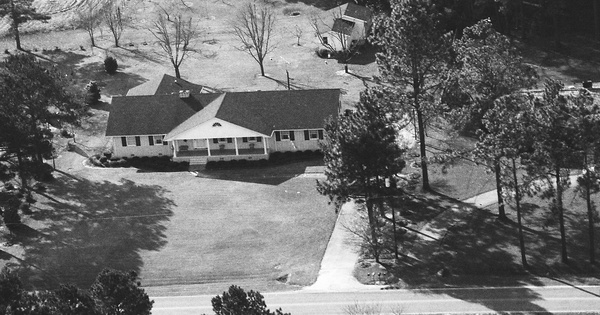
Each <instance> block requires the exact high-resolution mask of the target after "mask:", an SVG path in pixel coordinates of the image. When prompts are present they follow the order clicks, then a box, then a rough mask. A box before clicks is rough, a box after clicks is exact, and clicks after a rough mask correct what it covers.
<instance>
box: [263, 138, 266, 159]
mask: <svg viewBox="0 0 600 315" xmlns="http://www.w3.org/2000/svg"><path fill="white" fill-rule="evenodd" d="M262 139H263V149H264V151H265V155H267V137H262Z"/></svg>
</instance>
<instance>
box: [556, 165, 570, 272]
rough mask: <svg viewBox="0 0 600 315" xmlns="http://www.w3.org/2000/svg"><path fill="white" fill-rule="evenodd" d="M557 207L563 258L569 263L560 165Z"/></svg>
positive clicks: (557, 180)
mask: <svg viewBox="0 0 600 315" xmlns="http://www.w3.org/2000/svg"><path fill="white" fill-rule="evenodd" d="M555 171H556V208H557V209H558V222H559V224H560V243H561V258H562V262H563V263H565V264H568V263H569V258H568V256H567V237H566V235H565V218H564V214H563V200H562V198H563V187H562V184H561V182H560V166H557V167H556V169H555Z"/></svg>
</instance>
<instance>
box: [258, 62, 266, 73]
mask: <svg viewBox="0 0 600 315" xmlns="http://www.w3.org/2000/svg"><path fill="white" fill-rule="evenodd" d="M258 64H259V65H260V75H262V76H263V77H264V76H265V67H264V66H263V61H262V60H261V61H259V62H258Z"/></svg>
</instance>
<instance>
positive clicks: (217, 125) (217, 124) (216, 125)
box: [212, 122, 221, 127]
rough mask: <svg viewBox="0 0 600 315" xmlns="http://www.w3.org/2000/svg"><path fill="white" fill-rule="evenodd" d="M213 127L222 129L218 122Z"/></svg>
mask: <svg viewBox="0 0 600 315" xmlns="http://www.w3.org/2000/svg"><path fill="white" fill-rule="evenodd" d="M212 126H213V127H221V124H220V123H218V122H216V123H214V124H213V125H212Z"/></svg>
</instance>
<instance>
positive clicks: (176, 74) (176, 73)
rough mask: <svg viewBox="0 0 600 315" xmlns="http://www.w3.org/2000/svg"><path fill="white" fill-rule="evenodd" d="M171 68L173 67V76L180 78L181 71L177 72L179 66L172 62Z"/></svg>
mask: <svg viewBox="0 0 600 315" xmlns="http://www.w3.org/2000/svg"><path fill="white" fill-rule="evenodd" d="M173 68H175V77H176V78H177V79H181V73H179V66H178V65H176V64H173Z"/></svg>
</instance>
